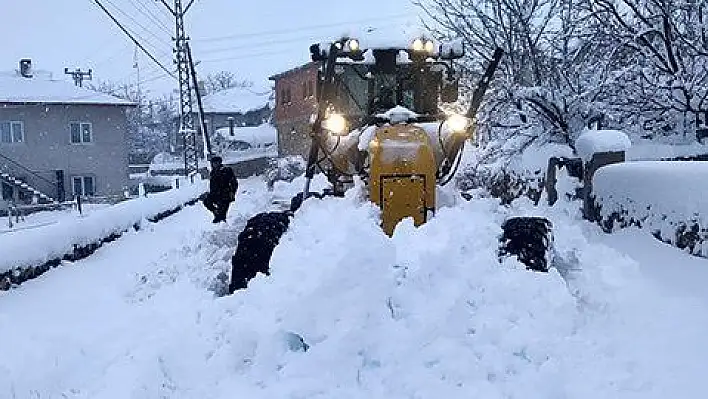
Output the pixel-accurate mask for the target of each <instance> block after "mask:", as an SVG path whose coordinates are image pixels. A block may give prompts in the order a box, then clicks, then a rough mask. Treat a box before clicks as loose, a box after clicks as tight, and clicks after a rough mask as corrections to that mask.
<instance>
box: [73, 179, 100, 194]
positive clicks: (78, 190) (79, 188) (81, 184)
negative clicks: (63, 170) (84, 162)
mask: <svg viewBox="0 0 708 399" xmlns="http://www.w3.org/2000/svg"><path fill="white" fill-rule="evenodd" d="M71 187H72V188H73V192H74V195H75V196H76V195H80V196H91V195H95V194H96V190H95V185H94V181H93V177H92V176H74V177H72V178H71Z"/></svg>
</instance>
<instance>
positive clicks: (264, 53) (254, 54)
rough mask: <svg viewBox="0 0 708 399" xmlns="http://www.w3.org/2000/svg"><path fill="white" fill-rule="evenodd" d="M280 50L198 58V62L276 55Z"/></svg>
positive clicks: (280, 52)
mask: <svg viewBox="0 0 708 399" xmlns="http://www.w3.org/2000/svg"><path fill="white" fill-rule="evenodd" d="M282 53H283V52H282V51H264V52H261V53H252V54H240V55H238V56H235V57H226V58H214V59H207V60H199V62H221V61H231V60H243V59H246V58H257V57H263V56H269V55H276V54H282Z"/></svg>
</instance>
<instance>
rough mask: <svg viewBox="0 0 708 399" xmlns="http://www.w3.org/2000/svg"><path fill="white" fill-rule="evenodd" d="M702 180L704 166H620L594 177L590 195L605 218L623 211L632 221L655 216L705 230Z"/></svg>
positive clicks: (707, 170) (706, 172) (707, 209)
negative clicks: (697, 226) (596, 201)
mask: <svg viewBox="0 0 708 399" xmlns="http://www.w3.org/2000/svg"><path fill="white" fill-rule="evenodd" d="M706 176H708V163H707V162H690V161H686V162H682V161H640V162H624V163H619V164H613V165H608V166H604V167H602V168H600V169H599V170H598V171H597V172H596V173H595V175H594V177H593V194H594V195H595V196H596V198H597V200H598V203H599V204H600V205H601V206H602V214H603V216H605V217H606V216H608V215H609V214H610V213H612V212H619V211H626V212H628V214H629V216H630V217H633V218H635V219H636V220H642V219H644V218H646V217H650V216H651V215H656V216H657V217H659V218H661V219H664V218H666V220H665V222H668V223H671V222H682V221H684V222H685V221H690V220H693V219H696V221H698V222H700V224H701V225H702V226H707V225H708V223H706V222H708V186H707V185H706V184H704V182H705V177H706Z"/></svg>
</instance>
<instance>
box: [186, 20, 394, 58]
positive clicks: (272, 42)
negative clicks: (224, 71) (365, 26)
mask: <svg viewBox="0 0 708 399" xmlns="http://www.w3.org/2000/svg"><path fill="white" fill-rule="evenodd" d="M391 28H393V26H385V27H382V28H381V29H380V30H387V29H391ZM316 36H317V37H319V36H320V35H318V34H315V33H312V34H310V35H307V36H298V37H291V38H287V39H282V40H277V39H271V40H266V41H262V42H251V43H248V44H240V45H237V46H229V47H221V48H216V49H207V50H202V51H200V52H199V53H200V54H213V53H223V52H228V51H232V50H241V49H253V48H259V47H264V46H265V47H274V46H277V45H279V44H288V43H297V42H305V41H311V40H317V37H316Z"/></svg>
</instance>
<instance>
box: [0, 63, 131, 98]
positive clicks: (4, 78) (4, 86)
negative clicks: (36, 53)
mask: <svg viewBox="0 0 708 399" xmlns="http://www.w3.org/2000/svg"><path fill="white" fill-rule="evenodd" d="M0 103H41V104H95V105H135V103H133V102H131V101H127V100H123V99H120V98H118V97H113V96H110V95H108V94H103V93H99V92H96V91H93V90H89V89H86V88H83V87H78V86H76V85H74V83H72V82H69V81H67V80H64V79H61V80H58V79H54V78H52V76H51V75H50V74H49V73H45V72H42V71H37V72H34V73H33V77H31V78H26V77H23V76H21V75H20V74H19V73H17V72H0Z"/></svg>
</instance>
